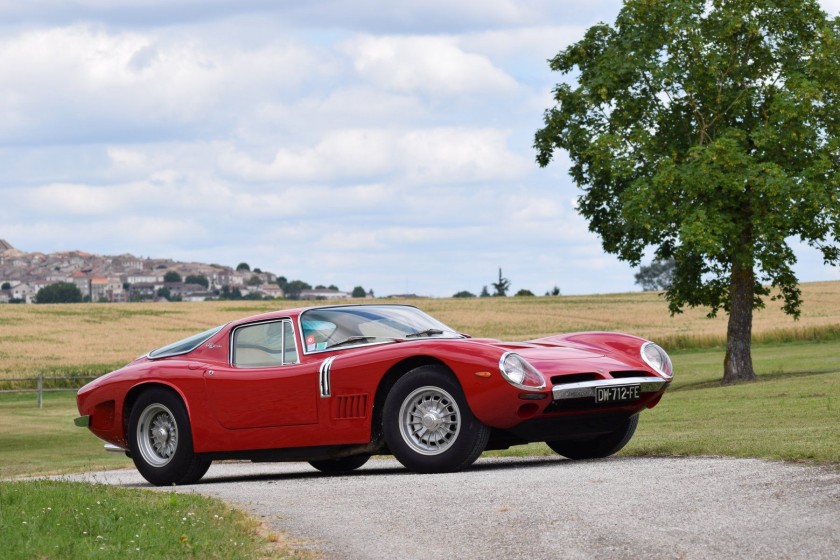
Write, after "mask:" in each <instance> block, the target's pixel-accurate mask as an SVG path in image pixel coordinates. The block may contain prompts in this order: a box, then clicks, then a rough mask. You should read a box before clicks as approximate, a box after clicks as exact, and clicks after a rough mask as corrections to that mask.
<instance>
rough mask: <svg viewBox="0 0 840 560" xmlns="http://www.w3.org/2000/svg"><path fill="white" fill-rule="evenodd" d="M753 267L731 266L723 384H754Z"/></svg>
mask: <svg viewBox="0 0 840 560" xmlns="http://www.w3.org/2000/svg"><path fill="white" fill-rule="evenodd" d="M754 287H755V273H754V272H753V269H752V267H744V266H741V265H740V264H737V263H735V264H733V265H732V278H731V280H730V284H729V302H730V307H729V326H728V327H727V329H726V358H725V359H724V360H723V382H724V384H730V383H741V382H744V381H755V371H754V370H753V364H752V353H751V351H750V344H751V341H752V316H753V297H754V294H753V288H754Z"/></svg>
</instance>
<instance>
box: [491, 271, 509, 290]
mask: <svg viewBox="0 0 840 560" xmlns="http://www.w3.org/2000/svg"><path fill="white" fill-rule="evenodd" d="M491 286H493V289H494V290H496V291H495V292H494V293H493V296H494V297H505V296H506V295H507V291H508V289H510V280H508V279H507V278H505V277H503V276H502V269H501V267H500V268H499V280H498V281H497V282H494V283H493V284H491Z"/></svg>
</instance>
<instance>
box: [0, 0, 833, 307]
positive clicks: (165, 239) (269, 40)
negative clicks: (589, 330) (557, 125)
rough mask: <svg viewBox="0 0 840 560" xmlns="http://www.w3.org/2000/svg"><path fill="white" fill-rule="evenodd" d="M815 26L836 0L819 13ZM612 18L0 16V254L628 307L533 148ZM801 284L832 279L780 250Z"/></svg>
mask: <svg viewBox="0 0 840 560" xmlns="http://www.w3.org/2000/svg"><path fill="white" fill-rule="evenodd" d="M821 3H822V5H823V8H824V9H825V10H826V11H828V12H829V13H830V14H837V13H838V12H840V0H823V2H821ZM620 7H621V2H620V1H617V0H564V1H557V0H448V1H443V0H400V1H396V2H381V1H374V0H353V1H349V0H309V1H307V2H301V1H299V0H238V1H234V0H120V1H119V2H114V1H113V0H27V1H26V2H21V1H20V0H0V123H2V124H0V169H2V172H0V239H5V240H6V241H8V242H9V243H11V244H12V245H13V246H14V247H16V248H17V249H20V250H23V251H28V252H35V251H39V252H53V251H68V250H82V251H87V252H91V253H97V254H104V255H116V254H123V253H132V254H134V255H136V256H143V257H154V258H172V259H176V260H182V261H198V262H207V263H219V264H223V265H228V266H234V267H235V266H236V265H237V264H239V263H240V262H247V263H248V264H249V265H250V266H251V267H252V268H261V269H262V270H264V271H271V272H274V273H275V274H278V275H282V276H285V277H286V278H287V279H289V280H294V279H301V280H304V281H306V282H309V283H310V284H313V285H315V284H323V285H330V284H334V285H336V286H338V287H339V288H341V289H344V290H347V291H350V290H352V289H353V287H355V286H359V285H361V286H363V287H364V288H365V289H372V290H374V293H375V294H376V295H378V296H385V295H389V294H405V293H414V294H418V295H423V296H435V297H447V296H451V295H452V294H454V293H456V292H458V291H461V290H468V291H471V292H473V293H475V294H478V293H479V292H480V291H481V289H482V287H483V286H488V287H489V288H490V289H491V291H492V287H491V286H490V285H491V283H493V282H495V281H496V280H497V278H498V274H499V268H501V269H502V271H503V275H504V277H505V278H508V279H509V280H510V286H511V293H515V292H516V291H518V290H520V289H528V290H531V291H532V292H534V293H536V294H537V295H542V294H543V293H545V292H547V291H549V290H551V289H552V288H553V287H555V286H557V287H558V288H559V289H560V290H561V293H563V294H592V293H611V292H626V291H636V290H638V289H639V287H638V286H637V285H635V283H634V273H635V272H636V270H634V269H633V268H631V267H630V265H629V264H628V263H626V262H622V261H619V260H618V259H616V258H615V257H614V256H612V255H608V254H605V253H604V252H603V250H602V248H601V244H600V241H599V239H598V237H597V236H595V235H594V234H592V233H590V232H589V231H588V227H587V223H586V221H585V220H584V219H583V218H582V217H580V216H579V215H578V214H577V213H576V210H575V200H576V198H577V196H578V194H579V191H578V189H577V187H576V186H575V185H574V183H573V182H572V180H571V179H570V178H569V176H568V159H567V157H566V156H565V155H563V154H558V156H557V157H556V158H555V160H554V162H553V163H552V164H551V165H550V166H549V167H547V168H545V169H543V168H540V167H539V166H538V165H537V164H536V163H535V155H536V153H535V151H534V149H533V136H534V132H535V131H536V130H537V129H538V128H540V126H541V125H542V115H543V112H544V111H545V110H546V109H547V108H549V107H551V106H552V105H553V102H552V95H551V90H552V87H553V86H554V85H555V84H556V83H557V82H558V81H560V80H563V79H565V78H563V77H562V76H561V75H559V74H554V73H552V72H551V71H550V70H549V68H548V64H547V62H546V61H547V59H549V58H551V57H552V56H554V55H555V54H556V53H557V52H559V51H560V50H562V49H563V48H564V47H566V46H567V45H569V44H571V43H573V42H575V41H578V40H580V39H581V38H582V37H583V33H584V32H585V30H586V29H587V28H588V27H589V26H591V25H593V24H595V23H597V22H600V21H604V22H609V23H612V22H613V21H614V20H615V16H616V15H617V13H618V11H619V9H620ZM796 247H797V249H796V252H797V256H798V258H799V263H798V265H797V267H796V271H797V273H798V275H799V278H800V280H802V281H818V280H840V269H838V268H837V267H827V266H825V265H824V264H823V263H822V260H821V258H820V256H819V254H818V253H816V251H814V250H811V249H809V248H807V247H802V246H799V245H796Z"/></svg>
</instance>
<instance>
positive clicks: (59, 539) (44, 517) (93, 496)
mask: <svg viewBox="0 0 840 560" xmlns="http://www.w3.org/2000/svg"><path fill="white" fill-rule="evenodd" d="M0 535H2V541H0V551H2V557H3V559H4V560H17V559H21V560H23V559H29V558H55V559H66V560H72V559H80V560H82V559H89V558H102V559H108V560H110V559H113V558H144V559H168V558H208V559H213V558H218V559H232V560H233V559H243V560H245V559H252V558H277V559H283V558H307V557H311V555H308V554H305V553H303V554H300V553H298V552H296V551H294V549H293V548H291V547H288V546H286V545H285V544H283V543H281V537H280V536H279V535H277V534H276V533H265V532H264V531H260V527H259V524H258V523H257V522H256V521H255V520H254V519H253V518H251V517H249V516H248V515H246V514H244V513H242V512H239V511H237V510H234V509H232V508H231V507H229V506H228V505H226V504H224V503H223V502H221V501H220V500H214V499H210V498H206V497H203V496H199V495H196V494H176V493H174V492H170V493H162V492H153V491H150V490H128V489H124V488H117V487H113V486H105V485H91V484H82V483H71V482H62V481H56V480H35V481H16V482H0Z"/></svg>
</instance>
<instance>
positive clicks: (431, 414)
mask: <svg viewBox="0 0 840 560" xmlns="http://www.w3.org/2000/svg"><path fill="white" fill-rule="evenodd" d="M382 417H383V431H384V435H385V441H386V443H387V444H388V448H389V449H390V451H391V453H393V454H394V457H396V458H397V460H398V461H399V462H400V463H402V464H403V465H405V466H406V467H407V468H408V469H410V470H413V471H416V472H422V473H439V472H455V471H459V470H461V469H464V468H466V467H468V466H470V465H471V464H473V462H475V460H476V459H477V458H478V456H479V455H481V453H482V451H484V448H485V447H486V446H487V440H488V439H489V437H490V428H488V427H487V426H485V425H484V424H482V423H481V422H480V421H479V420H478V419H477V418H476V417H475V416H473V414H472V411H470V408H469V406H468V405H467V400H466V398H465V397H464V393H463V391H462V390H461V386H460V385H459V384H458V382H457V380H455V378H454V377H452V375H451V374H450V373H449V372H448V370H446V369H444V368H443V367H440V366H432V365H429V366H420V367H418V368H415V369H413V370H411V371H410V372H408V373H407V374H405V375H404V376H403V377H402V378H400V380H399V381H397V382H396V383H395V384H394V387H393V388H392V389H391V392H390V393H388V397H387V398H386V399H385V407H384V410H383V415H382Z"/></svg>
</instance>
